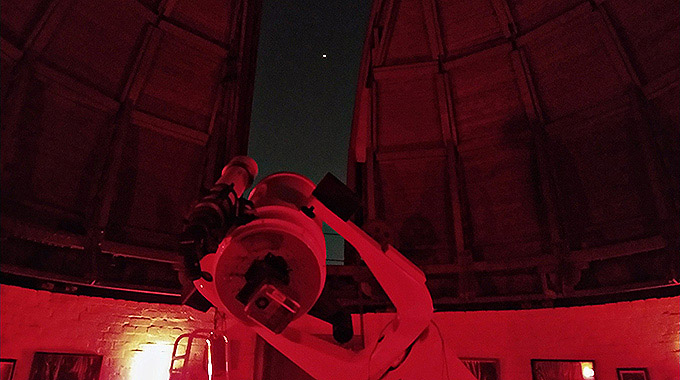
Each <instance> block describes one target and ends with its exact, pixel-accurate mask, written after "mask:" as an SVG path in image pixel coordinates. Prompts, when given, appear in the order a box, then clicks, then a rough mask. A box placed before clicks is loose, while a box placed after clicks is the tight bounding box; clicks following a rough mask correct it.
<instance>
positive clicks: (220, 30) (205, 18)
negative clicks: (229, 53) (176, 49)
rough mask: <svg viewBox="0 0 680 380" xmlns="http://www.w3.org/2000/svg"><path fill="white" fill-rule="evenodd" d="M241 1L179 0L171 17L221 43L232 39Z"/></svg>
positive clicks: (226, 42)
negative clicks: (232, 29)
mask: <svg viewBox="0 0 680 380" xmlns="http://www.w3.org/2000/svg"><path fill="white" fill-rule="evenodd" d="M238 6H241V3H240V2H238V1H236V0H200V1H197V0H178V1H177V2H176V3H175V6H174V8H173V10H172V13H171V14H170V17H171V18H172V19H174V20H177V21H178V22H180V23H181V24H182V25H184V26H186V27H188V28H189V29H191V30H194V31H196V32H197V33H198V34H200V35H204V36H206V38H208V39H209V40H212V41H215V42H217V43H220V44H224V45H226V44H228V43H231V41H230V38H231V36H230V32H231V26H232V25H234V24H233V21H234V20H233V19H234V17H235V16H236V14H237V13H236V12H237V8H236V7H238Z"/></svg>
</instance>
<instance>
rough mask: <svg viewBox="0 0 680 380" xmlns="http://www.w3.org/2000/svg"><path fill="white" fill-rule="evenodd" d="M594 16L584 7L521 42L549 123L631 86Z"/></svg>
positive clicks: (607, 98) (613, 95)
mask: <svg viewBox="0 0 680 380" xmlns="http://www.w3.org/2000/svg"><path fill="white" fill-rule="evenodd" d="M595 17H597V16H596V15H594V14H593V13H592V11H591V10H590V8H589V7H586V6H582V7H580V8H579V9H578V10H577V11H575V12H571V13H569V14H567V15H565V16H564V17H562V18H561V20H560V21H561V22H560V23H555V25H549V26H546V27H545V28H544V30H537V31H535V32H533V33H531V34H529V35H527V36H526V40H524V41H522V43H523V45H524V47H525V49H526V50H525V51H526V52H527V57H528V61H529V67H530V68H531V73H532V75H533V79H534V81H535V82H534V83H535V85H536V91H537V92H538V97H539V100H540V104H541V108H542V110H543V112H544V113H545V116H546V117H547V119H548V120H557V119H559V118H561V117H564V116H567V115H569V114H571V113H574V112H577V111H579V110H582V109H584V108H587V107H590V106H593V105H595V104H598V103H600V102H603V101H607V100H609V99H612V98H614V97H616V96H617V95H620V94H622V93H623V92H624V91H625V90H626V89H627V87H628V86H627V83H626V80H625V79H624V78H622V77H621V75H620V74H619V72H618V71H617V66H616V63H615V62H614V61H613V60H612V57H611V56H610V55H609V54H608V52H607V46H606V45H604V44H603V43H602V37H601V36H600V34H599V32H598V29H597V27H596V25H597V24H596V23H597V22H598V21H597V20H596V19H595ZM547 29H549V30H547Z"/></svg>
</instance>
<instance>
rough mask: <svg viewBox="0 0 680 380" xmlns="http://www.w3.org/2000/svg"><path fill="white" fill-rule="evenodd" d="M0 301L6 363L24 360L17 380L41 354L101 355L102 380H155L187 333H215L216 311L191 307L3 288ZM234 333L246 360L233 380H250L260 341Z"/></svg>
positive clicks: (1, 352) (236, 365) (235, 366)
mask: <svg viewBox="0 0 680 380" xmlns="http://www.w3.org/2000/svg"><path fill="white" fill-rule="evenodd" d="M0 298H1V299H2V309H1V310H0V357H2V358H12V359H17V364H16V369H15V373H14V380H27V379H28V375H29V371H30V368H31V362H32V359H33V353H34V352H36V351H47V352H63V353H96V354H99V355H103V357H104V360H103V363H102V371H101V376H100V380H119V379H120V380H124V379H129V380H150V379H149V378H148V376H155V375H156V373H153V371H152V372H149V371H148V367H149V366H154V367H155V366H158V368H163V366H164V364H165V363H159V361H161V362H164V361H165V360H167V366H168V368H169V364H170V359H169V358H167V356H168V352H171V350H172V344H173V343H174V341H175V339H176V338H177V337H178V336H179V335H180V334H183V333H187V332H191V331H193V330H196V329H211V328H212V327H213V313H212V312H208V313H201V312H199V311H196V310H193V309H191V308H189V307H186V306H175V305H160V304H151V303H141V302H132V301H121V300H113V299H108V298H97V297H86V296H74V295H67V294H56V293H50V292H46V291H36V290H29V289H23V288H18V287H14V286H7V285H1V286H0ZM227 331H228V332H227V335H228V337H229V338H230V339H231V340H232V347H231V348H232V351H233V353H234V354H235V355H236V357H237V358H238V359H237V360H234V361H233V362H232V363H231V365H230V367H231V369H232V371H233V372H232V374H233V377H232V378H231V379H237V380H238V379H244V380H245V379H250V378H251V377H252V373H253V356H254V344H255V340H254V335H253V334H251V333H248V332H247V331H240V330H234V329H231V328H229V326H228V325H227ZM168 349H169V351H168ZM145 367H146V368H145ZM166 371H167V369H166ZM135 374H136V377H135V376H134V375H135ZM165 375H166V376H167V372H166V373H165ZM152 378H153V379H156V378H157V377H152ZM166 378H167V377H166Z"/></svg>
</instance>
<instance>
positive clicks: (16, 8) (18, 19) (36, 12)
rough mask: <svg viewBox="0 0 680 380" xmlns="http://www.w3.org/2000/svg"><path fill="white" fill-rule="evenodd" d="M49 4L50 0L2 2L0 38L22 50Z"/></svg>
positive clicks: (5, 0) (0, 9)
mask: <svg viewBox="0 0 680 380" xmlns="http://www.w3.org/2000/svg"><path fill="white" fill-rule="evenodd" d="M49 4H50V0H3V2H2V7H0V34H2V38H3V39H5V40H7V41H9V42H10V43H12V44H14V45H15V46H16V47H18V48H22V47H23V46H24V44H25V43H26V40H27V39H28V38H29V36H30V35H31V32H32V31H33V29H34V28H35V26H36V25H37V24H38V23H39V22H40V20H41V17H42V16H43V14H44V13H45V12H46V11H47V9H48V8H49Z"/></svg>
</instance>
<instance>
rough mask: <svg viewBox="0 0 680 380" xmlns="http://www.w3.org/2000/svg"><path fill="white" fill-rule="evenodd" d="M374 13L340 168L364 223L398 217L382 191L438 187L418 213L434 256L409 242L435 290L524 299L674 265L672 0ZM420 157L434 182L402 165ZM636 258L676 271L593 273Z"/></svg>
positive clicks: (599, 289) (679, 132) (452, 299)
mask: <svg viewBox="0 0 680 380" xmlns="http://www.w3.org/2000/svg"><path fill="white" fill-rule="evenodd" d="M373 12H374V15H373V17H372V18H371V21H370V25H369V33H370V35H369V36H367V40H366V41H367V43H366V46H365V51H364V58H363V61H362V68H361V77H360V80H359V83H360V84H362V85H363V84H364V83H365V86H363V87H362V88H360V89H358V90H357V97H358V99H357V101H356V103H355V118H354V124H353V131H352V138H351V142H350V158H351V161H350V165H349V170H348V180H349V182H350V183H351V184H353V185H355V186H356V189H357V190H358V191H361V192H362V193H363V195H364V199H365V200H366V203H367V205H366V207H365V208H364V215H362V217H363V220H371V221H373V219H379V220H378V223H379V222H380V219H381V218H385V220H384V222H386V223H387V224H389V225H390V226H391V227H392V228H395V229H399V228H401V225H402V224H404V220H405V218H406V215H408V213H409V212H411V213H414V212H415V211H412V210H410V209H405V208H406V207H411V205H409V206H405V205H404V204H408V202H409V201H408V200H404V198H405V197H404V196H397V195H394V194H399V195H402V194H404V195H407V198H408V199H409V200H410V199H411V198H412V197H414V198H415V199H416V200H417V199H419V198H418V196H420V194H423V193H424V192H425V190H423V189H424V188H425V187H423V188H419V187H418V188H417V189H418V190H409V189H411V188H412V187H413V188H414V189H415V188H416V186H417V185H416V184H414V181H415V180H416V179H417V181H419V182H423V181H430V182H423V183H427V186H426V188H427V190H426V191H427V193H428V194H435V193H441V194H444V195H443V196H440V198H441V200H439V201H438V202H439V203H437V207H442V210H444V211H440V212H439V213H436V212H435V213H433V214H432V215H437V216H436V217H431V218H429V219H428V220H427V221H423V222H422V224H423V225H429V224H435V226H434V227H433V228H434V229H435V230H436V231H437V233H438V234H439V233H440V232H441V231H448V232H449V233H450V234H451V235H452V236H451V237H450V238H449V239H448V240H447V245H446V246H445V248H444V246H443V245H442V246H441V247H437V248H436V249H435V250H434V251H431V253H430V255H431V256H429V257H432V258H434V259H431V260H430V259H425V257H428V256H427V254H423V256H418V255H417V254H416V255H414V257H423V259H420V261H418V260H416V262H417V263H418V264H419V265H420V266H421V268H423V270H424V271H425V273H426V274H427V275H428V278H434V279H436V280H437V283H436V285H433V286H434V287H435V288H436V289H434V292H433V294H438V295H441V296H442V299H440V300H439V302H441V303H444V304H447V305H461V304H468V303H477V302H490V303H496V304H503V302H505V301H510V300H514V301H518V300H522V302H528V303H531V302H534V301H535V303H534V305H537V304H539V303H540V302H546V303H552V302H553V301H554V302H558V301H555V300H556V299H557V300H559V299H561V298H569V297H575V298H578V297H581V296H584V297H586V296H589V295H605V296H606V297H614V294H616V296H620V295H621V294H620V293H619V288H618V287H622V288H621V289H624V288H626V287H628V289H638V288H639V289H647V287H648V286H649V282H648V281H652V282H654V284H655V285H652V286H655V287H658V288H659V289H661V288H663V287H665V286H667V282H663V281H664V280H662V278H665V279H666V281H667V280H668V279H672V278H675V279H677V278H678V271H677V267H678V255H677V247H678V233H677V226H678V218H677V211H678V207H680V206H679V205H680V201H679V200H678V194H680V180H679V179H678V177H679V173H680V171H679V169H678V168H679V167H680V150H679V148H678V144H677V141H678V140H679V139H680V120H679V111H678V109H680V104H679V103H680V101H679V100H680V99H679V96H678V81H679V79H680V76H679V75H678V73H680V71H679V70H678V67H679V66H680V65H679V62H680V60H679V59H678V56H680V54H678V49H679V44H678V38H679V37H678V35H679V33H678V25H679V24H680V23H679V22H678V17H680V16H678V14H679V12H678V3H677V1H676V2H671V1H670V0H652V1H651V2H644V1H641V0H604V1H602V0H597V1H585V0H555V1H546V0H491V1H489V0H474V1H467V2H464V1H463V2H460V1H459V2H455V1H447V0H426V1H421V2H409V1H398V0H379V1H377V2H376V3H375V6H374V8H373ZM406 12H408V15H405V13H406ZM418 12H421V14H418ZM385 57H387V59H385ZM364 152H366V153H365V154H364ZM426 157H429V158H430V160H431V161H427V160H426ZM435 157H436V159H435ZM386 160H390V161H389V162H390V164H392V163H393V162H394V164H393V165H397V164H396V163H397V162H398V169H397V168H395V169H388V168H386V167H385V165H386V164H387V162H388V161H386ZM438 160H441V162H445V165H444V166H443V167H440V166H437V165H439V164H438V163H437V162H439V161H438ZM423 165H435V168H436V169H435V168H427V169H425V170H427V171H428V172H430V171H431V173H430V174H428V175H431V176H437V175H441V176H442V178H446V180H441V181H440V180H439V179H438V180H436V181H435V180H432V179H426V178H422V179H421V178H420V177H418V175H417V174H415V173H412V172H411V171H413V170H414V169H411V168H410V167H413V168H415V167H423ZM435 170H436V171H437V172H435ZM439 170H444V172H445V173H441V174H436V173H439V172H438V171H439ZM404 173H409V174H408V175H404ZM409 191H410V192H409ZM437 199H439V198H437ZM416 203H418V202H417V201H416ZM448 210H450V211H448ZM442 218H448V219H442ZM359 220H362V219H359ZM437 224H439V226H437ZM414 228H415V227H414ZM438 244H439V243H438ZM399 248H400V249H403V247H399ZM439 249H445V250H447V251H446V252H443V251H439ZM662 251H663V252H664V253H663V254H660V253H658V252H662ZM636 255H643V256H644V255H650V257H651V256H652V255H661V256H664V255H665V256H664V257H665V258H666V260H668V262H671V261H672V262H673V263H675V264H674V265H675V267H674V268H675V269H672V268H671V266H667V267H666V268H665V269H663V272H664V273H663V274H659V275H658V276H656V277H653V276H652V277H653V278H652V277H644V276H636V275H634V274H631V273H628V274H629V275H627V277H626V279H625V280H622V281H619V282H616V284H614V285H612V286H614V288H605V287H603V285H601V284H600V285H598V280H597V279H596V278H594V276H595V277H597V276H606V271H607V270H615V268H623V270H633V269H631V268H634V267H635V265H632V264H631V265H629V264H626V263H629V262H632V261H630V260H629V259H630V258H631V257H633V256H635V257H637V256H636ZM442 259H446V260H449V264H448V265H441V263H440V261H438V260H442ZM428 260H429V261H428ZM608 260H611V263H609V261H608ZM599 261H607V262H608V263H609V264H607V265H605V266H597V265H592V263H595V262H599ZM635 262H637V261H635ZM428 263H437V265H428ZM655 265H656V264H653V263H652V262H651V261H650V262H642V263H641V264H640V266H642V267H644V268H642V269H640V272H645V273H648V272H649V273H652V272H654V271H655V270H657V269H658V266H655ZM595 267H597V269H593V268H595ZM589 268H590V269H589ZM612 268H614V269H612ZM453 284H455V286H454V285H453ZM624 284H625V285H624ZM443 287H449V288H448V289H444V288H443ZM659 291H661V290H659ZM541 300H542V301H541ZM437 302H438V301H437V300H435V304H436V303H437ZM518 302H519V301H518ZM574 302H575V303H578V302H580V301H579V300H575V301H574ZM522 305H523V304H522Z"/></svg>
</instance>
